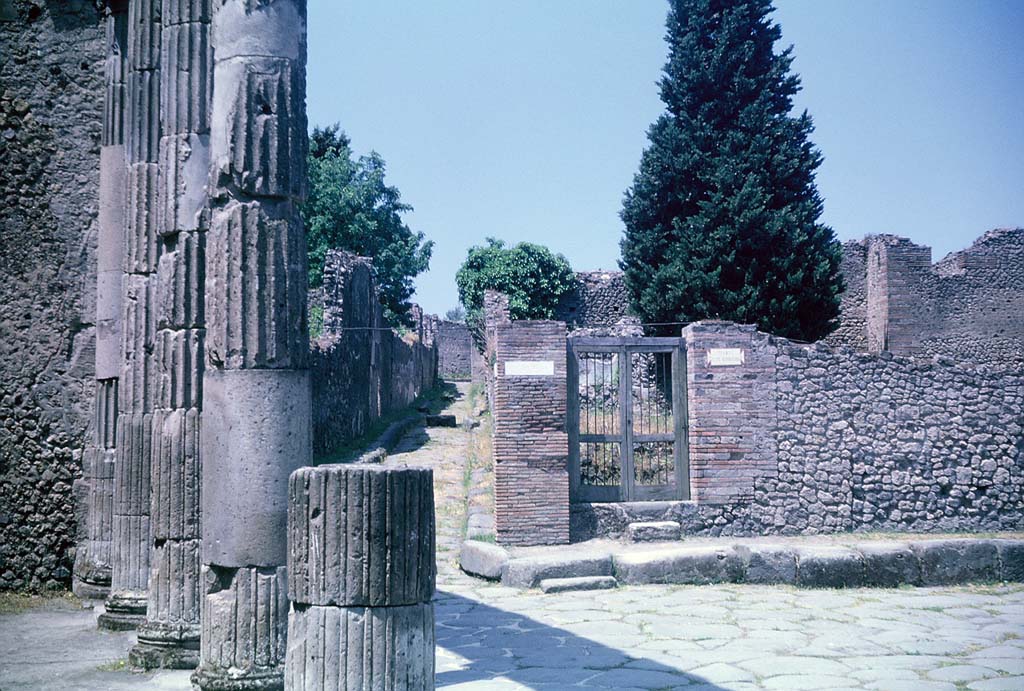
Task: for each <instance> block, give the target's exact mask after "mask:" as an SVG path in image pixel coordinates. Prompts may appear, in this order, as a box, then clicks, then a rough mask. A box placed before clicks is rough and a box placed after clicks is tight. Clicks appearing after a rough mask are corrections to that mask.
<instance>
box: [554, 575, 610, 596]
mask: <svg viewBox="0 0 1024 691" xmlns="http://www.w3.org/2000/svg"><path fill="white" fill-rule="evenodd" d="M618 585H619V583H618V581H616V580H615V578H614V577H613V576H579V577H576V578H545V579H544V580H542V581H541V582H540V589H541V590H543V591H544V592H545V593H568V592H572V591H575V590H610V589H611V588H615V587H616V586H618Z"/></svg>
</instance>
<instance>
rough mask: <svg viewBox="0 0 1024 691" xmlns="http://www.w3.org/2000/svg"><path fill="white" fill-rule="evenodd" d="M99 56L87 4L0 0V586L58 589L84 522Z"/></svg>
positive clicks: (99, 39) (100, 45) (99, 41)
mask: <svg viewBox="0 0 1024 691" xmlns="http://www.w3.org/2000/svg"><path fill="white" fill-rule="evenodd" d="M104 58H105V49H104V32H103V29H102V25H101V23H100V16H99V12H98V11H97V9H96V5H95V4H94V3H93V2H84V1H76V0H70V1H68V2H61V3H56V2H47V3H43V2H27V1H23V0H3V2H0V161H2V164H0V198H2V199H3V203H2V204H0V276H2V277H3V280H2V281H0V589H19V588H32V589H37V588H42V587H58V586H61V587H62V586H67V585H69V584H70V576H71V569H72V564H73V562H74V554H75V542H76V533H78V532H79V531H80V528H79V522H80V520H79V519H80V518H84V516H76V498H75V495H76V494H79V495H81V497H80V498H81V499H82V500H81V501H79V502H77V503H78V507H77V508H78V509H79V514H81V513H82V512H84V510H85V501H84V492H81V491H77V492H76V491H75V490H73V487H74V486H75V483H76V481H77V479H78V478H79V477H80V476H81V454H82V449H83V446H84V443H85V439H86V429H87V427H88V425H90V424H91V419H90V416H91V407H92V397H93V371H94V342H95V332H94V322H95V313H96V306H95V281H96V275H95V268H96V256H95V247H96V233H97V228H96V212H97V194H96V190H97V187H98V184H99V151H100V132H101V124H102V118H101V115H102V107H103V98H102V95H103V89H104V82H103V63H104ZM76 489H77V488H76ZM82 489H84V488H82Z"/></svg>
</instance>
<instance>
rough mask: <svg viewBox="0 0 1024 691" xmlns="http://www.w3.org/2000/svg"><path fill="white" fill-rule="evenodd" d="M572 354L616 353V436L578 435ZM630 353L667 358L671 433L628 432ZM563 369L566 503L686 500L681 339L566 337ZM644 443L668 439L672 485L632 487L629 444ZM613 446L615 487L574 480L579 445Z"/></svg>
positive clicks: (687, 455)
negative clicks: (617, 468) (616, 466)
mask: <svg viewBox="0 0 1024 691" xmlns="http://www.w3.org/2000/svg"><path fill="white" fill-rule="evenodd" d="M577 352H588V353H616V354H618V355H619V360H620V362H622V363H625V366H624V367H623V366H622V365H621V364H620V366H619V400H620V402H621V404H620V408H621V412H620V415H621V418H620V424H621V430H622V433H621V434H586V435H581V434H580V419H579V413H580V406H579V371H580V369H579V360H578V358H577ZM633 353H671V354H672V411H673V417H674V423H675V424H674V426H673V433H672V434H643V435H639V434H634V433H633V400H632V396H633V392H632V383H633V375H632V369H633V359H632V357H631V355H632V354H633ZM566 360H567V362H566V364H567V367H566V370H567V382H566V383H567V384H568V386H567V387H566V388H567V391H568V398H569V400H568V402H567V406H566V429H567V430H568V433H569V497H570V501H574V502H576V501H582V502H622V501H664V500H688V499H689V498H690V442H689V415H688V410H687V400H686V399H687V396H686V339H684V338H643V337H628V336H622V337H590V336H579V337H575V338H573V337H570V338H568V339H566ZM644 441H672V442H674V443H673V445H672V447H673V460H674V462H675V481H676V484H675V487H674V488H673V487H670V486H668V485H660V486H652V487H642V486H641V487H637V486H636V483H635V476H634V470H633V468H634V466H633V444H634V443H639V442H644ZM581 442H582V443H586V442H605V443H619V444H620V453H619V459H620V463H621V466H622V467H621V469H620V473H621V475H620V476H621V478H622V481H621V482H620V484H619V486H618V487H612V486H606V487H598V486H587V485H583V484H582V483H581V482H580V443H581Z"/></svg>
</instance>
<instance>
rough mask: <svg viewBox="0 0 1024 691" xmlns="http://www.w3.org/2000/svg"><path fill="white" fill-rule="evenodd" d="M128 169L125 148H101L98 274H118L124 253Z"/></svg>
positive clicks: (97, 251)
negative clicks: (107, 272)
mask: <svg viewBox="0 0 1024 691" xmlns="http://www.w3.org/2000/svg"><path fill="white" fill-rule="evenodd" d="M127 176H128V168H127V166H126V164H125V151H124V146H104V147H102V148H101V149H100V206H99V216H98V223H97V224H96V226H97V229H98V237H97V240H96V259H97V265H96V268H97V271H99V272H100V273H103V272H105V271H118V272H120V271H121V263H122V255H123V253H124V224H125V190H126V187H125V185H127Z"/></svg>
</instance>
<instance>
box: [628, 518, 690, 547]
mask: <svg viewBox="0 0 1024 691" xmlns="http://www.w3.org/2000/svg"><path fill="white" fill-rule="evenodd" d="M680 530H681V529H680V527H679V524H678V523H676V522H675V521H639V522H636V523H630V524H629V525H627V526H626V539H627V540H629V541H630V542H661V541H678V540H679V537H680Z"/></svg>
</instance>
